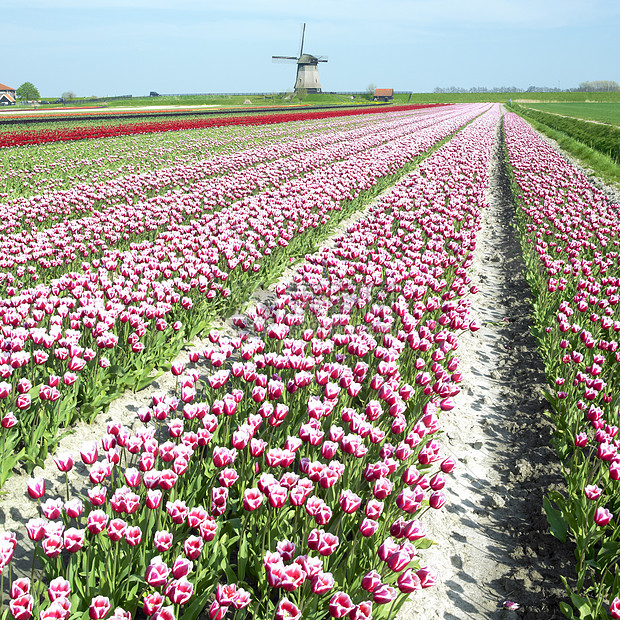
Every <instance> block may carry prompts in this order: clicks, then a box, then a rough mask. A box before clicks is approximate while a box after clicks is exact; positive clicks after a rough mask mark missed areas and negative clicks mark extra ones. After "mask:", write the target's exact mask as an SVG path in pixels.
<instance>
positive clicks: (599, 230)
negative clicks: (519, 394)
mask: <svg viewBox="0 0 620 620" xmlns="http://www.w3.org/2000/svg"><path fill="white" fill-rule="evenodd" d="M505 119H506V120H505V138H506V152H507V159H508V164H509V167H510V170H511V173H512V178H513V191H514V193H515V196H516V197H517V204H518V207H519V208H518V210H517V213H518V221H519V226H520V230H521V237H522V245H523V250H524V258H525V261H526V265H527V270H528V279H529V282H530V286H531V288H532V290H533V292H534V294H535V297H536V304H535V308H534V314H535V319H536V325H535V333H536V335H537V338H538V342H539V350H540V352H541V354H542V357H543V361H544V363H545V369H546V374H547V380H548V382H549V385H550V391H549V394H548V399H549V401H550V404H551V406H552V414H553V420H554V424H555V427H556V432H555V437H554V439H555V446H554V447H555V449H556V451H557V453H558V456H559V457H560V459H561V461H562V463H563V472H564V476H565V479H566V485H567V486H566V492H565V493H559V492H557V491H554V492H553V493H549V495H548V497H547V498H546V500H545V510H546V512H547V516H548V519H549V523H550V525H551V529H552V531H553V533H554V535H555V536H557V537H558V538H559V539H560V540H566V538H567V535H568V533H569V532H570V534H571V536H572V538H573V539H574V541H575V544H576V552H575V553H576V556H577V576H578V581H577V584H576V587H575V588H574V589H573V590H571V589H570V588H569V594H570V600H571V603H572V604H573V606H574V607H575V609H576V610H577V611H578V613H579V614H580V615H574V616H573V613H574V612H573V611H572V610H571V609H570V606H569V605H568V604H564V607H563V611H564V613H565V614H566V615H567V616H568V617H579V618H599V617H603V618H608V617H609V615H608V612H607V609H608V608H606V607H605V603H606V602H611V609H610V610H609V613H610V614H611V617H612V618H620V598H618V596H619V595H620V579H619V577H618V566H617V564H618V560H620V525H618V523H619V519H620V492H619V488H618V480H620V455H619V454H618V440H617V439H616V435H617V434H618V406H619V404H620V396H619V392H618V387H619V380H620V373H619V368H620V366H619V363H620V353H618V352H617V350H618V342H617V341H616V340H615V335H616V334H617V332H618V331H620V321H619V320H618V316H617V313H616V308H615V307H616V306H617V304H618V301H619V300H620V297H619V296H618V291H619V288H618V286H619V284H620V280H619V278H618V267H619V265H620V262H619V260H618V257H619V253H618V246H619V245H620V241H619V240H618V222H617V220H618V206H617V205H614V204H612V203H611V202H610V201H609V200H608V199H607V197H606V196H605V195H604V194H603V193H602V192H601V191H600V190H597V189H596V188H595V187H594V186H593V185H591V184H590V183H589V182H588V180H587V178H586V177H585V175H584V174H582V173H580V172H578V171H577V170H576V169H575V168H574V167H573V166H571V165H570V164H568V163H567V162H566V161H565V160H564V159H563V158H562V157H560V156H559V155H558V154H557V153H556V152H555V151H554V150H553V149H552V148H551V147H550V146H548V145H547V144H546V142H544V141H543V140H542V139H541V138H540V137H538V136H537V135H536V134H535V133H534V132H533V130H532V129H531V128H530V127H529V126H528V125H527V124H526V123H525V122H524V121H523V120H521V119H520V118H519V117H517V116H516V115H514V114H507V115H506V117H505Z"/></svg>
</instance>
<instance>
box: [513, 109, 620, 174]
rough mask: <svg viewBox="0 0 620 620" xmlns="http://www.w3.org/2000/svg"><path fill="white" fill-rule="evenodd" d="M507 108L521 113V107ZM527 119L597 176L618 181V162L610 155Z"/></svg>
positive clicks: (619, 171)
mask: <svg viewBox="0 0 620 620" xmlns="http://www.w3.org/2000/svg"><path fill="white" fill-rule="evenodd" d="M509 109H510V110H511V111H512V112H515V113H516V114H519V115H521V110H522V109H523V108H522V107H521V106H518V105H513V106H512V107H509ZM527 121H528V122H529V123H530V125H532V127H534V129H536V130H538V131H540V132H541V133H543V134H545V135H546V136H548V137H549V138H551V139H553V140H555V141H556V142H557V143H558V145H559V146H560V147H561V148H562V149H564V150H565V151H566V152H567V153H570V154H571V155H572V156H574V157H576V158H577V159H579V160H580V161H581V163H582V164H583V165H584V166H585V167H586V168H590V169H591V170H592V171H593V173H594V174H596V175H597V176H598V177H600V178H601V179H603V180H604V181H606V182H609V183H620V164H617V163H616V162H615V161H613V160H612V159H611V158H610V157H608V156H607V155H604V154H603V153H601V152H599V151H595V150H594V149H592V148H590V147H589V146H587V145H586V144H584V143H583V142H579V141H578V140H576V139H574V138H571V137H570V136H569V135H567V134H565V133H564V132H561V131H557V130H556V129H552V128H551V127H549V126H548V125H545V124H544V123H540V122H538V121H535V120H534V119H532V118H528V119H527Z"/></svg>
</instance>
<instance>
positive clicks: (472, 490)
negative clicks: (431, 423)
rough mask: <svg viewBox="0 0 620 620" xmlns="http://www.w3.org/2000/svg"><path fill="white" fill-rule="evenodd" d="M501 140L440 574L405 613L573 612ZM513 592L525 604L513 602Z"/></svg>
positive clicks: (452, 618) (478, 260) (475, 276)
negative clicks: (551, 518)
mask: <svg viewBox="0 0 620 620" xmlns="http://www.w3.org/2000/svg"><path fill="white" fill-rule="evenodd" d="M499 146H500V144H499V134H498V136H497V139H496V145H495V153H494V158H493V162H492V175H491V187H490V189H489V192H488V200H489V207H488V208H487V209H486V210H485V211H484V213H483V221H482V229H481V230H480V233H479V236H478V240H477V247H476V252H475V260H474V263H473V265H472V267H471V275H472V280H473V283H474V284H476V285H477V286H478V288H479V293H478V294H477V295H475V296H474V297H473V298H472V302H473V303H472V313H473V316H474V317H475V318H476V319H477V320H478V322H479V323H480V324H481V325H482V328H481V329H480V330H479V331H478V332H475V333H472V332H469V333H467V334H465V335H464V336H463V337H462V338H461V339H460V346H459V349H458V351H457V357H459V359H460V361H461V364H460V366H459V368H460V370H461V372H462V373H463V377H464V381H463V384H462V392H461V394H459V395H458V397H457V399H456V404H457V406H456V407H455V408H454V409H453V410H452V411H450V412H448V413H444V414H443V416H442V418H441V424H442V428H443V429H444V431H445V434H444V436H443V437H442V444H443V445H444V449H445V450H446V451H447V452H450V453H451V454H452V455H453V456H454V458H455V459H456V460H457V462H458V467H457V469H456V470H455V472H454V474H453V477H452V478H451V479H450V481H449V483H448V485H447V487H449V488H448V491H447V496H448V501H447V502H446V505H445V506H444V508H443V509H442V510H441V511H440V513H439V514H438V515H437V518H436V519H434V520H433V524H432V529H430V532H431V537H432V538H434V539H435V540H436V541H438V544H437V546H435V547H433V548H432V549H430V550H428V551H427V552H426V554H427V555H426V556H425V557H426V558H428V559H429V560H430V562H431V563H432V564H433V565H434V566H435V567H436V568H437V569H438V571H439V574H440V579H441V583H440V584H439V586H438V587H436V588H433V589H429V590H427V591H422V592H418V593H415V594H414V595H413V597H412V601H411V602H410V603H408V604H407V606H406V607H405V608H403V611H402V613H401V618H402V620H410V619H411V620H413V619H414V618H424V619H430V618H444V619H446V620H457V619H459V620H461V619H463V618H498V619H499V618H507V619H508V618H538V619H545V618H559V617H563V616H562V614H561V613H560V611H559V609H558V608H557V601H558V600H562V599H563V598H564V589H563V587H562V583H561V581H560V578H559V576H560V575H561V574H565V575H566V576H568V577H569V578H570V574H571V573H570V570H571V569H570V566H571V562H572V557H573V556H572V550H571V549H570V548H569V547H568V545H561V544H560V543H559V542H558V541H557V540H555V539H554V538H553V537H552V536H551V535H550V534H549V533H548V531H547V530H548V528H547V522H546V517H545V515H544V512H543V510H542V496H543V491H544V490H545V489H546V488H549V487H555V486H557V485H561V478H560V475H559V466H558V463H557V459H556V457H555V454H554V453H553V451H552V449H551V448H550V447H549V441H550V438H551V428H550V424H549V423H548V421H547V419H546V418H545V414H544V411H545V403H546V401H545V400H544V397H543V396H542V387H543V385H544V380H545V377H544V370H543V367H542V362H541V360H540V358H539V356H538V353H537V351H536V344H535V341H534V339H533V337H532V336H531V335H530V333H529V325H530V313H531V305H530V293H529V288H528V285H527V283H526V281H525V279H524V276H523V262H522V259H521V252H520V247H519V244H518V241H517V237H516V231H515V230H514V228H513V222H514V216H513V214H514V205H513V203H512V199H511V195H510V189H509V187H508V184H507V177H506V173H505V169H504V166H503V165H502V160H501V151H500V148H499ZM506 600H510V601H513V602H516V603H518V604H519V606H520V609H519V610H518V611H517V612H514V611H509V610H508V609H505V608H504V601H506Z"/></svg>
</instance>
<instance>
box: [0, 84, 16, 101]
mask: <svg viewBox="0 0 620 620" xmlns="http://www.w3.org/2000/svg"><path fill="white" fill-rule="evenodd" d="M0 104H1V105H14V104H15V89H14V88H11V87H10V86H7V85H6V84H0Z"/></svg>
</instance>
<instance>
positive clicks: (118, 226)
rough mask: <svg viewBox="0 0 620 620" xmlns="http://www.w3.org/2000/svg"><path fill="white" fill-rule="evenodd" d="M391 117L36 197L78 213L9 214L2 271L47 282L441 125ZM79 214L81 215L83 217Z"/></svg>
mask: <svg viewBox="0 0 620 620" xmlns="http://www.w3.org/2000/svg"><path fill="white" fill-rule="evenodd" d="M446 116H448V117H453V116H454V113H452V114H445V113H444V114H443V115H441V116H440V118H443V117H446ZM390 120H391V122H386V123H380V124H373V125H372V126H371V127H366V128H361V129H357V130H353V131H348V132H338V133H335V134H330V135H325V136H321V137H317V138H306V139H302V140H300V141H295V142H293V143H289V144H282V145H270V146H268V147H265V148H257V149H246V150H243V151H241V152H239V153H237V154H234V155H229V156H226V155H225V156H221V157H215V158H211V159H207V160H203V161H199V162H196V163H195V164H193V165H183V166H176V167H174V168H167V169H162V170H156V171H153V172H150V173H143V174H141V175H131V176H129V177H126V178H125V179H114V180H111V181H109V182H107V183H103V184H99V185H97V186H94V187H93V186H90V187H83V186H78V187H76V188H73V189H71V190H67V191H63V192H56V193H55V194H53V195H51V196H48V197H46V198H45V199H43V200H38V201H35V206H34V209H33V210H34V212H35V213H44V212H46V211H47V210H51V211H54V210H55V211H63V212H65V213H71V212H72V211H73V209H74V207H77V215H78V217H76V218H75V219H65V220H63V221H62V222H60V223H57V224H54V225H52V226H49V227H47V228H43V229H41V230H37V228H36V227H35V228H33V229H29V228H28V225H27V224H28V223H27V222H26V229H27V230H28V232H27V233H26V234H24V230H23V229H22V227H23V224H22V220H23V219H24V218H22V217H19V218H18V217H16V218H10V216H9V214H8V213H7V214H6V215H7V216H9V217H7V224H6V227H7V228H6V230H5V232H8V231H10V230H14V231H15V232H13V233H10V234H6V235H4V236H3V237H2V238H1V239H0V252H2V256H3V258H2V259H1V260H0V268H4V269H6V270H7V271H9V272H11V275H12V276H15V275H16V267H17V266H18V265H19V266H20V273H21V275H22V276H24V277H25V278H26V279H27V280H30V279H31V276H33V275H34V276H35V278H38V277H40V276H39V274H38V273H37V271H36V270H35V268H36V267H38V268H39V269H40V270H41V271H43V272H45V273H46V276H45V278H46V279H49V278H50V277H54V276H56V275H58V273H59V272H60V273H62V272H64V271H66V270H71V269H77V268H79V265H80V262H81V261H82V260H84V259H89V258H90V259H92V258H96V257H98V256H99V255H101V254H102V253H103V252H105V251H106V250H107V249H108V248H111V247H115V246H118V245H119V244H121V247H122V246H123V245H125V246H127V245H128V244H129V243H131V242H133V241H138V242H139V241H140V240H141V239H144V238H147V239H152V237H153V236H154V235H155V234H156V233H157V231H158V230H162V229H163V230H166V229H167V228H169V226H170V225H172V224H180V223H185V222H187V221H191V220H192V219H196V218H199V217H200V216H201V215H202V214H204V213H208V212H210V211H213V210H217V209H221V208H223V207H225V206H227V205H229V204H232V203H233V202H235V201H237V200H240V199H242V198H244V197H247V196H251V195H252V194H254V193H257V192H261V191H264V190H266V189H269V188H272V192H273V193H275V194H276V195H278V194H279V193H281V192H282V191H287V192H288V191H289V190H288V184H285V182H286V181H289V180H291V179H295V178H300V177H305V178H303V180H301V179H300V180H298V181H297V185H299V184H300V183H302V184H305V183H306V182H307V176H308V175H309V174H311V173H313V172H315V171H317V172H318V171H320V170H321V168H326V167H329V166H330V165H331V164H333V163H334V162H336V161H339V160H347V159H349V160H350V159H351V158H355V156H356V155H358V156H362V157H363V156H366V157H368V156H369V154H370V152H371V149H377V148H380V147H381V145H383V144H387V145H389V144H390V143H395V141H396V140H398V139H399V138H403V137H405V139H406V137H407V136H408V135H410V134H411V133H412V132H414V131H417V130H418V129H420V128H424V127H427V126H430V125H432V124H434V123H436V122H438V119H437V118H435V117H434V116H431V117H429V116H422V117H418V115H408V116H404V117H400V116H397V117H396V118H393V117H392V118H391V119H390ZM378 156H380V154H379V155H378ZM354 165H355V164H354ZM292 182H293V188H295V187H296V185H295V183H294V181H292ZM274 186H275V187H274ZM291 191H294V189H293V190H291ZM149 196H152V197H150V198H149ZM19 202H23V201H19ZM31 205H32V201H28V203H27V204H26V205H23V204H19V205H18V208H19V211H20V212H21V213H23V211H24V209H29V207H30V206H31ZM100 205H103V206H100ZM172 205H174V206H175V208H174V209H171V206H172ZM84 211H85V212H86V214H85V215H84V216H82V217H80V215H81V213H82V212H84ZM38 217H39V218H41V217H42V215H39V216H38ZM28 267H29V269H27V268H28Z"/></svg>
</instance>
